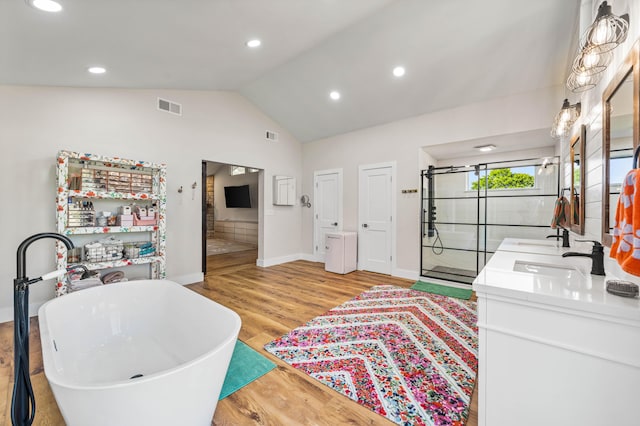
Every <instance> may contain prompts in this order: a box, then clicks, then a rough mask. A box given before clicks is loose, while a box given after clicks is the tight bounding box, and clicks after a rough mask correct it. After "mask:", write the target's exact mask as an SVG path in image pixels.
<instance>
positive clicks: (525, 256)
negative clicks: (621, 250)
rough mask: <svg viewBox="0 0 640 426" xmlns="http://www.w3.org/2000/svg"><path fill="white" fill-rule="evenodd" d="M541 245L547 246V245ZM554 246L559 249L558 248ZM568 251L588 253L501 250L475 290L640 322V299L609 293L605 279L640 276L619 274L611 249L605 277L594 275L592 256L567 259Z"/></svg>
mask: <svg viewBox="0 0 640 426" xmlns="http://www.w3.org/2000/svg"><path fill="white" fill-rule="evenodd" d="M508 240H511V241H509V242H508V245H511V246H515V247H517V246H519V245H518V244H514V243H515V242H516V241H518V240H516V239H508ZM505 241H506V240H505ZM519 241H527V240H519ZM529 241H537V240H529ZM540 241H544V240H540ZM521 245H524V244H521ZM532 246H534V245H532ZM501 247H502V246H501ZM539 247H542V248H544V247H543V246H539ZM554 249H555V250H558V248H554ZM564 251H582V252H585V250H581V249H577V248H576V249H569V250H567V249H563V250H562V251H561V252H558V253H553V254H552V253H547V254H540V253H527V252H517V251H505V250H500V249H499V250H498V251H497V252H496V253H495V254H494V255H493V256H492V258H491V260H490V261H489V262H488V263H487V265H486V266H485V267H484V268H483V269H482V271H481V272H480V274H479V275H478V277H477V278H476V279H475V280H474V282H473V289H474V290H475V291H476V292H477V293H478V295H479V296H481V294H488V295H489V294H490V295H497V296H504V297H509V298H516V299H521V300H524V301H529V302H535V303H543V304H548V305H554V306H557V307H563V308H569V309H574V310H581V311H585V312H589V313H597V314H602V315H609V316H613V317H617V318H624V319H630V320H633V321H640V298H624V297H620V296H616V295H613V294H610V293H607V292H606V290H605V282H606V281H607V280H609V279H625V280H630V281H633V282H635V283H636V284H638V283H639V282H640V277H635V276H629V275H628V274H625V275H626V276H622V275H621V274H620V273H619V272H620V271H621V270H620V269H619V268H616V267H615V266H614V263H613V260H611V259H609V258H608V250H607V251H605V271H606V273H607V275H606V276H604V277H603V276H597V275H591V273H590V271H591V259H589V258H587V257H566V258H563V257H562V256H561V253H562V252H564ZM516 262H519V263H521V264H523V263H526V264H531V265H534V266H535V265H541V266H542V267H544V266H550V267H551V268H567V269H559V272H561V273H564V272H567V273H566V276H564V277H558V276H552V275H551V274H549V275H545V274H543V273H533V272H519V271H514V266H516ZM614 274H615V275H614Z"/></svg>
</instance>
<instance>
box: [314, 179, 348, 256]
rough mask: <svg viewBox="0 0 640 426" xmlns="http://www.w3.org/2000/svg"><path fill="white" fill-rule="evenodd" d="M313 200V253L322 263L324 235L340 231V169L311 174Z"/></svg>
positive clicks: (324, 248)
mask: <svg viewBox="0 0 640 426" xmlns="http://www.w3.org/2000/svg"><path fill="white" fill-rule="evenodd" d="M313 199H314V200H315V207H314V214H313V253H314V256H315V258H316V260H317V261H318V262H324V260H325V254H326V247H325V246H326V244H325V236H326V234H327V233H328V232H334V231H340V230H342V169H333V170H321V171H316V172H314V173H313Z"/></svg>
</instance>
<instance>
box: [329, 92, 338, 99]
mask: <svg viewBox="0 0 640 426" xmlns="http://www.w3.org/2000/svg"><path fill="white" fill-rule="evenodd" d="M329 97H330V98H331V99H333V100H334V101H337V100H338V99H340V92H338V91H335V90H334V91H333V92H331V93H329Z"/></svg>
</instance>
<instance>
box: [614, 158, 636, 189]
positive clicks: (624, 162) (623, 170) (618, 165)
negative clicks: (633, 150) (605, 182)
mask: <svg viewBox="0 0 640 426" xmlns="http://www.w3.org/2000/svg"><path fill="white" fill-rule="evenodd" d="M632 163H633V160H632V157H618V158H611V159H610V160H609V173H610V174H611V176H610V177H609V183H610V184H611V185H620V184H622V181H623V180H624V177H625V176H626V175H627V173H628V172H629V170H631V169H633V164H632Z"/></svg>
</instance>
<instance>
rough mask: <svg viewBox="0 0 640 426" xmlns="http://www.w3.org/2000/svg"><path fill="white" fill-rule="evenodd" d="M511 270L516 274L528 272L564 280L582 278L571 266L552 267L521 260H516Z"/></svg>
mask: <svg viewBox="0 0 640 426" xmlns="http://www.w3.org/2000/svg"><path fill="white" fill-rule="evenodd" d="M513 270H514V271H516V272H528V273H530V274H538V275H545V276H548V277H555V278H566V279H570V278H574V277H579V276H582V274H581V273H580V271H578V270H577V269H576V268H574V267H573V266H563V265H552V264H548V263H547V264H545V263H536V262H529V261H523V260H516V262H515V264H514V265H513Z"/></svg>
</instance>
